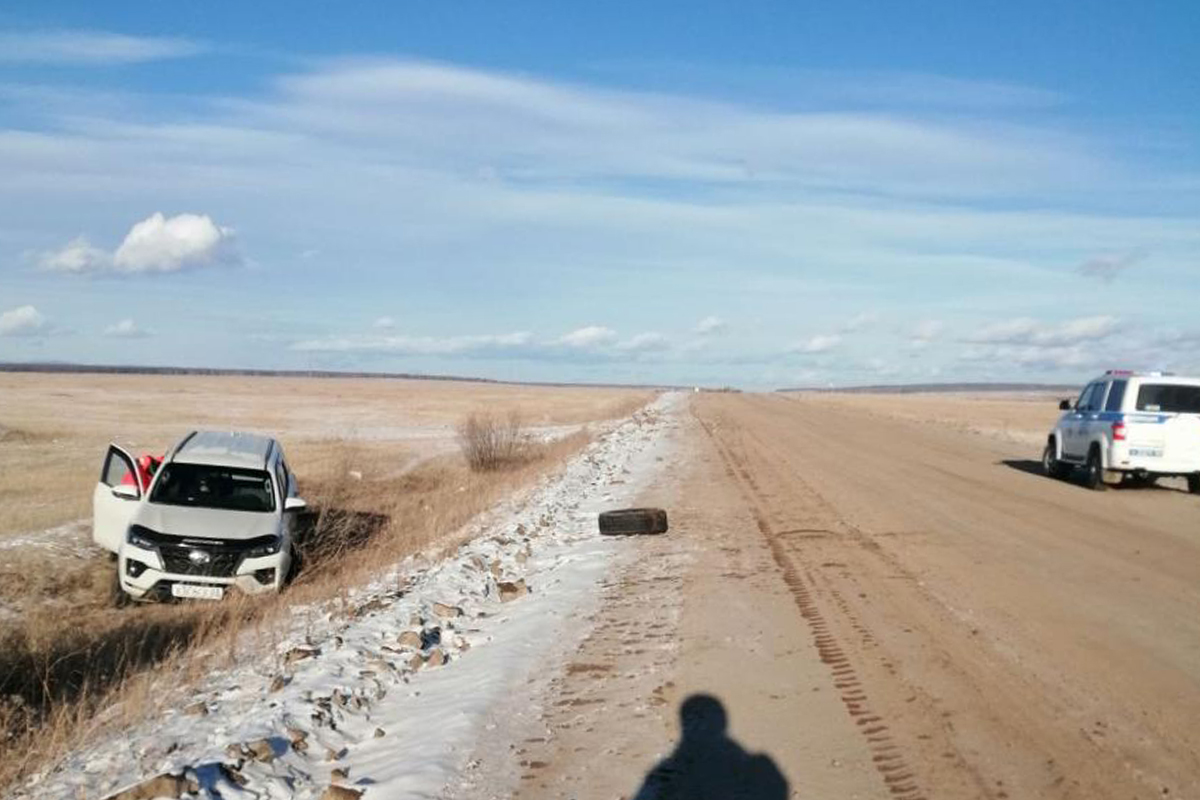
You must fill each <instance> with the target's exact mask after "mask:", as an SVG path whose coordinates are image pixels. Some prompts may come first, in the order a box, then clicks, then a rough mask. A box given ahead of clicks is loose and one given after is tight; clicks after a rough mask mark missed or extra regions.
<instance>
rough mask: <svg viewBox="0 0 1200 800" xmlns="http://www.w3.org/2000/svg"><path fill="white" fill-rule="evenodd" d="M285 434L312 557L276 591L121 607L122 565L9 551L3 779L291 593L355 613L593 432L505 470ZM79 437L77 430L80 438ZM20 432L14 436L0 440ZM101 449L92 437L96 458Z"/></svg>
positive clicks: (128, 710) (103, 720) (270, 611)
mask: <svg viewBox="0 0 1200 800" xmlns="http://www.w3.org/2000/svg"><path fill="white" fill-rule="evenodd" d="M2 377H3V376H0V378H2ZM242 380H246V379H242ZM263 380H269V379H263ZM316 383H323V382H322V381H317V382H316ZM366 383H370V382H366ZM646 397H648V395H646V394H641V395H638V394H635V393H626V394H624V395H615V396H609V397H606V398H605V400H604V402H601V403H596V404H593V405H591V406H590V408H591V409H592V413H594V414H595V415H596V417H608V416H616V415H617V414H622V413H627V412H628V411H629V410H631V409H632V407H636V405H637V404H640V403H641V402H644V400H645V399H646ZM267 399H269V400H270V401H271V402H272V403H273V402H274V401H275V399H276V398H275V397H274V396H272V397H270V398H267ZM260 402H261V400H260ZM588 407H589V406H588V404H587V403H582V402H579V403H577V405H576V406H575V407H574V409H573V410H571V411H570V413H569V414H566V415H565V416H564V417H555V416H554V415H553V414H552V413H551V412H550V411H549V410H547V409H545V408H543V409H542V413H543V414H544V415H545V416H546V418H548V419H551V420H554V421H560V420H562V419H564V418H569V417H570V416H571V414H581V413H583V409H585V408H588ZM342 410H343V411H344V410H345V408H344V407H343V409H342ZM8 411H9V408H8V407H6V409H5V412H6V413H7V412H8ZM176 419H178V418H177V417H176ZM393 419H394V416H393ZM154 424H157V423H151V428H148V429H147V430H148V435H152V434H151V433H150V431H151V429H152V427H153V425H154ZM200 424H205V423H200ZM88 425H91V426H93V427H94V425H95V423H88ZM32 427H33V426H32V425H29V424H24V423H23V424H21V426H20V430H22V431H25V432H27V434H28V432H29V430H30V428H32ZM81 427H83V426H81ZM231 427H250V426H248V425H240V424H235V425H234V426H231ZM447 429H448V430H451V431H452V430H453V429H452V427H451V426H449V425H447ZM278 433H279V434H281V435H282V436H283V437H284V441H285V447H286V448H287V450H288V453H289V459H290V460H291V461H292V463H293V466H294V468H295V469H296V472H297V474H298V475H299V477H300V480H301V489H302V492H303V494H304V495H305V496H306V498H307V499H308V500H309V502H310V505H311V507H312V508H313V509H314V513H312V514H310V515H308V517H307V518H306V519H305V520H304V522H305V524H304V526H303V528H304V534H303V537H302V540H301V546H302V553H303V558H304V569H303V570H302V571H301V573H300V575H299V576H298V578H297V580H296V581H295V582H294V583H293V584H292V585H291V586H290V587H289V588H288V590H287V591H285V592H284V593H283V594H282V595H280V596H276V597H266V598H257V599H256V598H246V597H240V596H234V597H231V598H230V599H228V600H226V601H224V602H222V603H219V604H212V605H209V604H181V605H162V606H135V607H132V608H124V609H115V608H112V607H110V606H109V603H108V592H109V586H110V584H109V581H110V580H111V569H112V567H111V564H109V563H108V562H107V561H105V560H103V559H102V558H99V559H83V560H80V559H78V558H73V557H70V556H62V558H61V559H60V560H59V562H57V563H53V564H51V565H50V566H49V567H48V566H46V565H47V564H50V563H51V562H49V561H48V560H47V559H46V558H44V557H41V556H38V555H37V554H36V553H21V552H20V551H9V552H8V553H0V562H4V565H3V566H0V599H3V600H6V601H9V602H10V603H12V604H14V605H17V606H18V607H20V608H21V609H22V611H21V614H20V616H19V618H17V619H15V620H13V621H11V622H9V623H0V697H2V698H8V699H7V700H6V701H5V702H0V732H2V733H4V734H5V735H6V738H5V740H4V742H3V744H0V787H4V786H7V785H11V783H12V782H13V781H15V780H18V779H19V778H21V777H22V776H23V775H27V774H29V773H30V772H31V771H33V770H36V769H41V768H43V767H44V766H45V765H47V764H48V763H51V762H53V761H54V760H55V759H57V758H60V757H61V756H62V755H63V754H65V753H66V752H69V751H70V750H71V749H74V748H77V747H79V746H80V745H81V744H84V743H86V742H87V741H89V740H91V739H93V738H94V737H96V736H98V735H100V731H101V730H108V729H110V728H111V727H113V726H116V727H119V726H122V725H126V724H129V723H131V722H133V721H136V720H139V719H143V718H144V717H145V716H146V715H147V714H148V713H151V712H152V710H153V709H155V708H159V707H161V704H162V703H164V702H170V701H171V697H172V695H171V693H170V692H165V690H164V688H163V687H164V686H170V687H175V689H177V690H178V691H183V692H186V687H187V686H188V685H189V684H190V683H192V682H195V681H197V680H199V679H200V678H201V677H203V676H205V675H207V674H209V673H210V672H211V670H212V669H215V668H219V667H221V666H223V665H227V664H231V663H234V662H235V661H236V660H237V658H238V657H239V655H240V653H239V647H244V646H248V647H251V648H253V649H255V650H258V649H259V648H266V647H274V646H275V645H276V644H277V642H276V631H277V630H278V626H277V621H289V620H290V618H291V615H290V612H289V609H290V608H291V607H292V606H294V605H296V604H308V603H322V602H328V601H335V602H340V603H341V604H343V605H344V606H345V607H346V609H347V611H348V612H350V613H352V612H353V609H352V608H350V606H349V602H348V597H349V591H350V589H352V588H353V587H355V586H358V585H361V584H363V583H364V582H366V581H367V580H368V579H369V578H370V577H372V576H375V575H377V574H378V573H379V570H380V567H381V565H388V564H394V563H397V562H399V561H400V560H402V559H403V558H404V557H405V556H408V555H410V554H412V553H415V552H418V551H422V550H427V549H429V548H430V547H431V546H433V547H435V548H436V549H438V550H442V549H445V550H447V551H448V550H451V549H453V548H454V547H457V546H458V544H459V542H457V541H453V538H454V537H453V536H451V534H453V533H454V532H455V531H458V530H460V529H461V528H462V527H463V526H464V525H465V524H466V523H467V522H468V521H469V520H470V519H471V518H472V517H474V516H475V515H477V514H478V513H480V512H481V511H483V510H484V509H486V508H488V507H490V506H492V505H493V504H495V503H496V502H497V501H499V500H500V499H502V498H504V497H506V496H508V495H510V494H512V493H513V492H514V491H516V490H518V489H520V488H521V487H524V486H528V485H530V484H531V483H532V482H533V481H534V480H536V479H537V478H538V477H540V476H542V475H544V474H546V473H547V472H548V471H550V470H553V469H555V468H556V467H557V466H558V465H560V464H561V463H562V462H563V461H564V460H565V459H566V458H567V457H569V456H570V455H571V454H573V453H575V452H577V451H578V450H579V449H580V448H581V447H582V446H583V445H584V444H585V443H586V441H587V438H588V437H587V435H586V433H584V432H582V431H581V432H579V433H576V434H574V435H571V436H568V437H566V438H565V439H560V440H557V441H554V442H552V443H550V444H547V445H539V446H538V447H537V448H536V452H535V453H533V455H535V456H536V457H532V458H526V459H522V460H520V461H518V462H513V463H511V464H510V468H509V469H506V470H502V471H485V472H476V471H472V470H471V469H470V468H469V467H468V465H467V463H466V462H465V460H464V459H463V458H462V457H461V456H460V455H459V454H457V453H455V452H453V451H452V450H450V449H447V448H444V447H443V448H442V449H441V450H436V449H435V450H433V451H427V452H424V453H414V452H413V449H412V447H411V441H410V440H407V439H403V440H387V439H373V438H367V439H345V438H337V437H331V436H314V437H311V438H307V439H304V438H301V439H300V440H299V441H298V442H296V443H295V445H293V444H291V443H290V440H289V439H288V432H287V431H286V430H281V431H278ZM81 438H82V437H81V436H80V435H76V436H75V438H74V441H80V440H81ZM54 440H55V438H54V437H50V438H49V439H47V438H45V437H43V438H40V439H39V438H38V435H37V434H34V435H33V436H32V438H30V439H23V440H22V441H20V442H19V443H18V447H26V446H29V447H34V448H36V447H38V446H39V443H40V445H41V446H43V447H44V446H45V444H46V443H47V442H48V441H54ZM449 441H450V442H451V443H452V442H453V439H450V440H449ZM11 444H13V442H12V441H4V442H3V443H0V448H8V446H9V445H11ZM98 453H99V449H93V450H92V453H91V456H92V460H95V459H96V458H97V457H98ZM12 458H13V456H12V453H11V451H9V450H7V449H0V468H2V465H3V463H4V462H5V460H6V459H12ZM10 463H11V462H10ZM93 466H94V465H93ZM3 472H4V473H7V472H8V470H7V469H4V470H3ZM89 473H92V474H89V475H88V476H87V481H86V484H85V486H86V488H83V487H80V488H78V489H75V491H79V492H80V493H83V494H86V493H87V492H88V491H89V490H90V485H91V483H92V482H93V481H94V480H95V476H94V470H89ZM4 483H7V484H8V485H9V486H12V485H13V484H14V483H15V482H14V481H11V480H8V479H6V480H5V481H4ZM24 485H26V486H28V484H24ZM61 491H62V489H61V485H60V487H59V492H60V493H61ZM0 496H3V495H0ZM247 643H249V644H247ZM177 695H178V692H176V697H177Z"/></svg>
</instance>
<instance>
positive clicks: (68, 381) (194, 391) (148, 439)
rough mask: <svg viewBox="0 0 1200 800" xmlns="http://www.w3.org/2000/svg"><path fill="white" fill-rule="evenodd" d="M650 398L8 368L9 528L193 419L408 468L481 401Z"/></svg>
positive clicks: (558, 411) (540, 417)
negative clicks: (108, 458)
mask: <svg viewBox="0 0 1200 800" xmlns="http://www.w3.org/2000/svg"><path fill="white" fill-rule="evenodd" d="M650 396H651V393H650V392H646V391H638V390H628V389H591V388H573V387H542V386H503V385H497V384H486V383H465V382H446V381H408V380H382V379H360V378H346V379H341V378H321V379H315V378H309V379H306V378H271V377H241V376H236V377H234V376H229V377H226V376H188V375H155V376H147V375H41V374H22V373H0V510H3V513H2V514H0V537H5V536H11V535H13V534H24V533H28V532H31V531H40V530H44V529H46V528H49V527H52V526H55V525H60V524H62V523H65V522H69V521H71V520H76V519H80V518H83V517H86V516H88V515H89V513H90V507H91V492H92V487H93V486H94V485H95V482H96V476H97V473H98V472H99V470H100V459H101V457H102V456H103V453H104V448H105V447H106V446H107V445H108V443H109V442H113V441H115V442H117V443H119V444H121V445H123V446H127V447H129V448H131V449H133V450H136V451H139V452H142V451H146V452H162V451H164V450H166V448H167V447H169V446H170V445H171V444H173V443H174V442H176V441H178V440H179V437H180V436H182V435H183V434H184V433H186V432H187V431H188V430H190V429H192V428H214V429H218V430H221V429H225V430H248V431H261V432H263V433H268V434H271V435H274V436H277V437H279V438H280V439H281V440H282V441H283V444H284V447H285V448H286V450H287V453H288V456H289V460H290V461H291V462H293V466H294V467H295V468H296V471H297V473H298V474H299V475H300V476H301V477H302V478H303V477H305V476H307V475H308V474H309V471H310V467H311V466H312V465H313V464H314V463H316V462H318V461H319V460H320V459H321V457H322V456H323V455H324V452H325V451H327V450H328V448H329V443H330V442H334V441H339V440H344V439H350V440H355V441H360V442H364V443H367V444H368V445H369V446H373V447H380V448H384V449H387V450H388V451H389V452H391V453H393V454H398V453H399V452H400V451H401V450H403V451H404V452H403V454H402V456H401V457H397V458H395V462H396V463H394V464H393V465H392V466H391V468H392V469H400V468H402V467H403V466H404V465H405V464H406V463H409V462H412V461H417V460H421V459H424V458H427V457H429V456H431V455H440V454H442V453H449V452H452V451H453V450H454V448H455V443H454V428H455V425H456V424H457V423H458V422H459V420H461V419H463V418H464V417H465V416H466V415H468V414H470V413H472V412H474V411H476V410H478V409H480V408H487V409H489V410H490V411H491V412H492V413H495V414H499V415H507V414H509V413H510V412H513V411H517V412H519V413H520V414H521V416H522V418H523V419H524V421H525V423H526V425H528V426H532V427H541V426H559V425H580V424H585V423H588V422H592V421H595V420H599V419H609V418H614V417H621V416H625V415H627V414H628V413H630V412H632V411H633V409H635V408H637V407H638V406H640V405H642V404H644V403H645V402H646V401H647V400H648V399H649V398H650ZM5 431H7V433H2V432H5ZM310 453H311V454H312V456H313V457H311V458H310V457H309V456H310Z"/></svg>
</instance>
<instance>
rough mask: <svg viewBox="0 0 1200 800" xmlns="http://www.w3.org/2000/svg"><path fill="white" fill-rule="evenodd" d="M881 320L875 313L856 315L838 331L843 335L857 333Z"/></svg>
mask: <svg viewBox="0 0 1200 800" xmlns="http://www.w3.org/2000/svg"><path fill="white" fill-rule="evenodd" d="M878 319H879V315H878V314H875V313H873V312H863V313H861V314H855V315H854V316H853V317H851V318H850V319H848V320H846V321H845V322H844V323H842V325H841V327H840V328H838V331H839V332H841V333H857V332H858V331H861V330H862V329H864V328H867V327H869V326H871V325H873V324H874V323H875V322H876V321H877V320H878Z"/></svg>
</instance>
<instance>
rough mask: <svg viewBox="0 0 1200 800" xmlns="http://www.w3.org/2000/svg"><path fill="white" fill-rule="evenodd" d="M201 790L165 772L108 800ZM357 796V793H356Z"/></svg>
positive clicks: (141, 799)
mask: <svg viewBox="0 0 1200 800" xmlns="http://www.w3.org/2000/svg"><path fill="white" fill-rule="evenodd" d="M198 791H200V784H198V783H196V781H194V780H192V779H190V778H186V777H184V776H183V775H182V774H179V775H175V774H173V773H170V772H164V773H163V774H162V775H157V776H155V777H153V778H151V779H150V780H148V781H143V782H141V783H139V784H138V785H137V786H131V787H129V788H128V789H124V790H122V791H120V792H117V793H116V794H111V795H109V796H108V797H107V798H106V800H157V798H160V797H171V798H178V797H182V796H183V795H185V794H190V793H193V792H198ZM356 796H357V795H356Z"/></svg>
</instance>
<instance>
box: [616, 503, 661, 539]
mask: <svg viewBox="0 0 1200 800" xmlns="http://www.w3.org/2000/svg"><path fill="white" fill-rule="evenodd" d="M666 532H667V512H666V511H664V510H662V509H661V508H622V509H618V510H616V511H602V512H600V533H603V534H606V535H622V534H639V533H666Z"/></svg>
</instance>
